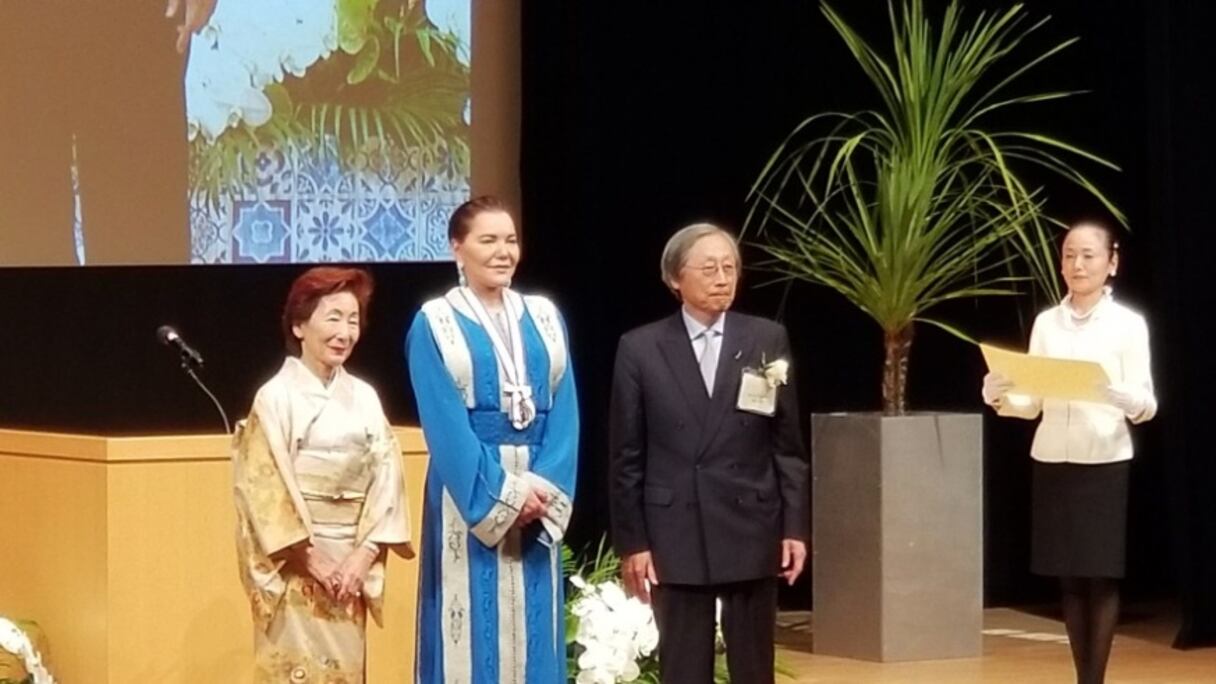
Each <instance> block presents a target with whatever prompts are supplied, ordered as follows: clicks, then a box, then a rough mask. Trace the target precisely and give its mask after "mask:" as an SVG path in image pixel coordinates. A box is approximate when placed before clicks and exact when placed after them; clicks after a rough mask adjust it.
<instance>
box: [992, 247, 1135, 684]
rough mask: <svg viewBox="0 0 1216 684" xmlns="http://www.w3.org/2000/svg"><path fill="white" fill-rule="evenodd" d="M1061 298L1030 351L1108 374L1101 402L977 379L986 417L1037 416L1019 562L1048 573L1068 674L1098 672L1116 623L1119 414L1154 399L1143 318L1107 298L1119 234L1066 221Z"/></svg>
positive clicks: (1035, 332)
mask: <svg viewBox="0 0 1216 684" xmlns="http://www.w3.org/2000/svg"><path fill="white" fill-rule="evenodd" d="M1060 257H1061V259H1060V262H1061V263H1060V272H1061V274H1062V275H1063V276H1064V282H1065V283H1067V285H1068V296H1067V297H1065V298H1064V301H1062V302H1060V303H1059V304H1058V305H1056V306H1053V307H1052V308H1050V309H1047V310H1046V311H1044V312H1042V313H1040V314H1039V316H1038V318H1036V319H1035V322H1034V327H1033V328H1032V329H1031V331H1030V353H1031V354H1033V355H1035V356H1049V357H1056V358H1066V359H1084V360H1089V361H1096V362H1097V363H1099V364H1101V366H1102V368H1103V370H1104V371H1106V375H1107V376H1108V377H1109V378H1110V381H1111V384H1110V385H1109V386H1108V387H1106V388H1104V394H1105V397H1104V399H1105V401H1068V400H1064V399H1053V398H1051V397H1036V396H1028V395H1024V394H1018V393H1017V392H1016V391H1013V390H1014V387H1013V383H1012V382H1011V381H1010V380H1009V379H1008V378H1006V377H1004V376H1002V375H1000V374H997V373H989V374H988V375H986V376H985V377H984V386H983V389H982V392H983V397H984V402H985V403H987V404H988V405H989V406H992V407H993V408H994V409H996V412H997V414H998V415H1001V416H1009V417H1013V418H1023V419H1026V420H1034V419H1036V418H1038V417H1039V416H1042V420H1041V421H1040V422H1039V427H1038V430H1037V431H1036V432H1035V436H1034V444H1033V445H1032V446H1031V449H1030V456H1031V458H1032V459H1033V470H1032V471H1031V472H1032V483H1031V501H1030V508H1031V539H1030V570H1031V572H1033V573H1035V574H1036V575H1046V576H1050V577H1059V578H1060V589H1061V593H1062V599H1063V600H1062V602H1063V608H1064V625H1065V628H1066V629H1067V631H1068V643H1069V646H1070V647H1071V648H1072V657H1073V665H1074V666H1075V668H1076V672H1077V682H1079V684H1101V682H1103V681H1105V678H1106V665H1107V662H1108V661H1109V659H1110V651H1111V645H1112V643H1113V640H1114V636H1115V627H1116V626H1117V625H1118V622H1119V579H1120V578H1121V577H1123V574H1124V564H1125V552H1124V547H1125V544H1126V540H1127V499H1128V486H1129V485H1128V480H1129V476H1130V473H1131V460H1132V438H1131V434H1130V432H1129V430H1128V424H1129V423H1132V424H1139V423H1143V422H1145V421H1149V420H1152V418H1153V416H1155V415H1156V414H1157V397H1156V394H1155V393H1154V391H1153V375H1152V368H1151V362H1150V354H1149V344H1148V338H1149V335H1148V325H1147V324H1146V323H1145V320H1144V317H1143V316H1142V315H1140V314H1139V313H1138V312H1136V311H1133V310H1132V309H1130V308H1128V307H1127V306H1124V305H1123V304H1120V303H1119V302H1117V301H1115V299H1114V296H1113V295H1112V294H1111V288H1110V287H1108V286H1107V281H1108V280H1109V279H1110V278H1111V277H1113V276H1114V275H1115V271H1116V270H1117V269H1118V267H1119V243H1118V241H1117V240H1116V239H1115V235H1114V232H1113V231H1112V230H1111V229H1110V228H1108V227H1106V226H1104V225H1101V224H1094V223H1081V224H1078V225H1075V226H1073V227H1072V228H1070V229H1069V230H1068V234H1067V236H1066V237H1065V239H1064V247H1063V250H1062V251H1061V254H1060Z"/></svg>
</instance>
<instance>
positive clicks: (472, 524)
mask: <svg viewBox="0 0 1216 684" xmlns="http://www.w3.org/2000/svg"><path fill="white" fill-rule="evenodd" d="M502 295H503V304H504V306H503V310H502V311H501V312H499V313H498V314H497V316H498V317H497V318H495V317H494V316H493V315H491V314H489V313H488V312H487V310H486V309H485V307H484V306H483V305H482V304H481V303H480V302H479V301H478V299H477V297H476V295H475V294H474V292H473V291H472V290H471V289H469V288H468V287H458V288H453V289H452V290H451V291H450V292H449V293H448V294H447V295H446V296H444V297H441V298H438V299H434V300H431V301H429V302H427V303H426V304H425V305H424V306H423V308H422V311H420V312H419V313H418V315H417V317H416V318H415V319H414V322H413V325H412V326H411V327H410V330H409V334H408V336H407V340H406V348H407V350H406V351H407V355H408V360H409V368H410V378H411V380H412V383H413V388H414V394H415V396H416V398H417V403H418V412H419V417H420V418H421V421H422V428H423V431H424V433H425V435H426V442H427V446H428V448H429V450H430V470H429V472H428V474H427V482H426V496H425V503H424V508H423V511H424V512H423V524H422V527H423V532H422V557H421V562H422V571H421V572H422V580H421V586H420V589H419V592H420V593H419V607H418V611H419V613H418V616H419V617H418V662H417V681H418V682H419V684H438V683H440V682H442V683H445V684H500V683H510V684H555V683H559V682H565V681H566V655H565V651H566V644H565V636H564V634H565V629H564V611H563V609H562V602H563V591H562V576H561V563H560V546H561V543H560V542H561V539H562V536H563V535H564V533H565V529H566V525H567V523H568V522H569V519H570V512H571V504H572V499H573V495H574V487H575V473H576V469H577V450H578V431H579V422H578V400H577V397H576V393H575V386H574V378H573V374H572V373H571V370H570V363H569V358H568V354H567V338H566V333H565V328H564V324H563V322H562V319H561V316H560V315H559V314H558V311H557V309H556V308H555V307H554V306H553V304H552V303H551V302H550V301H549V300H547V299H544V298H543V297H535V296H521V295H519V294H517V293H516V292H514V291H512V290H509V289H503V290H502ZM534 492H535V493H540V494H541V497H542V499H543V500H546V503H547V506H546V512H545V515H544V516H543V517H542V518H540V519H538V520H536V521H535V522H532V523H530V524H527V525H523V526H522V528H521V526H520V525H516V524H515V523H516V519H517V517H518V516H519V514H520V508H521V506H522V504H523V502H524V501H525V499H527V498H528V497H529V496H530V495H531V493H534Z"/></svg>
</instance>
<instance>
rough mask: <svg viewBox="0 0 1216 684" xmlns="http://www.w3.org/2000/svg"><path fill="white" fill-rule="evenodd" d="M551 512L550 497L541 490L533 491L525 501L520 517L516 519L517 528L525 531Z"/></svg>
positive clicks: (521, 507) (520, 508) (520, 510)
mask: <svg viewBox="0 0 1216 684" xmlns="http://www.w3.org/2000/svg"><path fill="white" fill-rule="evenodd" d="M548 512H549V495H548V494H546V493H545V492H542V491H540V490H539V489H533V490H532V491H531V492H529V493H528V498H526V499H524V505H523V506H520V507H519V516H518V517H517V518H515V526H516V527H518V528H520V529H523V528H525V527H527V526H528V525H530V524H532V522H533V521H534V520H540V519H541V518H543V517H545V514H546V513H548Z"/></svg>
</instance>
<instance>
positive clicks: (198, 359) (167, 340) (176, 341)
mask: <svg viewBox="0 0 1216 684" xmlns="http://www.w3.org/2000/svg"><path fill="white" fill-rule="evenodd" d="M156 339H158V340H160V343H161V344H163V345H165V346H166V347H173V348H175V349H177V352H178V353H179V354H181V357H182V370H183V371H185V373H186V375H188V376H190V379H191V380H193V381H194V384H196V385H198V387H199V389H201V390H203V393H204V394H206V395H207V398H209V399H210V400H211V403H212V404H214V405H215V410H216V411H219V414H220V419H221V420H223V421H224V432H226V433H228V434H232V426H231V424H230V423H229V422H228V414H227V413H226V412H225V411H224V406H223V404H221V403H220V400H219V399H217V398H216V396H215V394H213V393H212V392H211V390H209V389H207V385H206V384H205V383H204V382H203V381H202V379H201V378H199V377H198V374H197V373H195V372H194V370H195V369H196V368H198V369H201V368H202V367H203V355H202V354H200V353H198V352H197V351H195V349H194V347H191V346H190V345H188V344H186V341H185V340H183V339H182V336H181V335H178V334H177V331H176V330H174V329H173V326H171V325H162V326H160V327H159V328H157V329H156Z"/></svg>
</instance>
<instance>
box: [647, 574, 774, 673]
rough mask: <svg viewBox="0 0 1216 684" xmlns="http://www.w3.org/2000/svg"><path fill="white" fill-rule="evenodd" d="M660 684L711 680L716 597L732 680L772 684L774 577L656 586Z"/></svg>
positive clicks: (655, 610) (654, 595) (655, 607)
mask: <svg viewBox="0 0 1216 684" xmlns="http://www.w3.org/2000/svg"><path fill="white" fill-rule="evenodd" d="M652 597H653V600H654V614H655V621H656V622H657V624H658V627H659V670H660V672H661V674H662V679H663V684H712V682H713V680H714V627H715V617H716V601H717V599H721V600H722V636H723V637H724V639H725V640H726V664H727V668H728V669H729V670H730V680H731V681H732V682H736V683H737V684H772V682H773V637H774V629H775V624H776V621H777V579H776V578H766V579H760V580H752V581H748V582H734V583H731V584H711V585H689V584H660V585H658V586H655V587H654V588H653V590H652Z"/></svg>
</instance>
